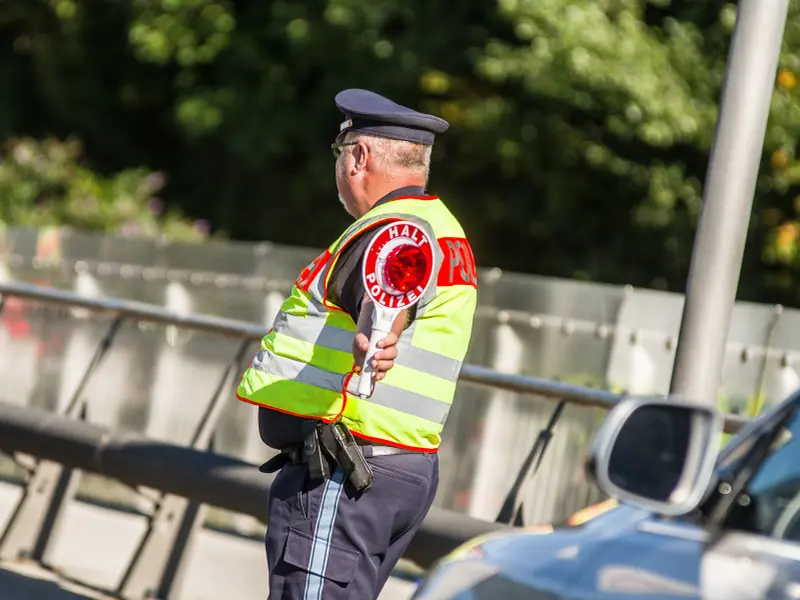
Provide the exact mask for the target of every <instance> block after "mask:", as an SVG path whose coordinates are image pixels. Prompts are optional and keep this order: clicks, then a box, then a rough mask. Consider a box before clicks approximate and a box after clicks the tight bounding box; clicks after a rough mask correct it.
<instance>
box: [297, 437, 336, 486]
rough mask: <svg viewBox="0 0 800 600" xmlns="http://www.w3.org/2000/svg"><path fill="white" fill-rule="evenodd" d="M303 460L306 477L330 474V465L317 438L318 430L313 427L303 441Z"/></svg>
mask: <svg viewBox="0 0 800 600" xmlns="http://www.w3.org/2000/svg"><path fill="white" fill-rule="evenodd" d="M302 452H303V456H304V457H305V460H304V462H306V463H307V464H308V477H309V478H310V479H312V480H313V479H321V478H328V477H330V476H331V465H330V463H329V462H328V457H327V456H325V452H324V451H323V449H322V444H321V443H320V439H319V430H318V429H314V431H312V432H311V433H310V434H308V436H306V439H305V440H304V441H303V450H302Z"/></svg>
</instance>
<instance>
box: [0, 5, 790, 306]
mask: <svg viewBox="0 0 800 600" xmlns="http://www.w3.org/2000/svg"><path fill="white" fill-rule="evenodd" d="M790 10H791V13H790V16H789V19H788V24H787V30H786V35H785V38H784V43H783V51H782V53H781V64H780V70H779V72H778V74H777V77H776V86H775V92H774V96H773V102H772V112H771V118H770V124H769V130H768V134H767V140H766V144H765V149H764V155H763V161H762V168H761V175H760V179H759V185H758V192H757V198H756V204H755V210H754V212H753V217H752V221H751V228H750V236H749V240H748V248H747V255H746V259H745V265H744V271H743V275H742V285H741V288H740V295H741V296H742V297H744V298H747V299H751V300H761V301H780V302H785V303H790V304H797V303H798V301H800V287H799V286H798V270H797V269H798V266H799V265H800V252H799V251H798V247H799V246H798V242H799V241H800V196H799V195H798V193H799V190H800V187H798V184H799V183H800V162H798V161H797V160H796V157H795V153H796V146H797V142H798V137H799V136H800V90H798V87H797V80H796V77H797V74H798V73H800V0H792V3H791V9H790ZM735 19H736V5H735V3H733V2H723V1H720V0H705V1H703V2H698V1H697V0H491V1H490V0H483V1H481V2H475V1H469V2H468V1H466V0H448V1H446V2H445V1H444V0H381V1H380V2H377V1H376V2H363V1H361V0H309V1H308V2H291V1H290V0H119V1H117V2H105V1H102V0H86V1H84V2H79V1H78V0H47V1H44V0H38V1H35V2H34V1H32V0H7V2H5V3H4V5H3V8H0V28H2V29H0V76H1V77H3V78H4V80H6V81H12V80H13V81H16V82H18V84H17V85H15V86H13V87H12V88H11V89H10V90H9V92H8V93H4V94H2V95H0V138H3V137H8V136H10V135H12V134H26V135H32V136H35V137H43V136H47V135H54V136H57V137H59V138H64V137H66V136H70V135H74V136H76V137H78V138H79V139H81V140H82V141H83V143H84V144H85V147H86V155H87V158H88V160H89V162H90V164H91V165H92V167H93V169H95V170H96V171H97V172H98V173H101V174H103V175H102V177H111V178H113V177H115V175H113V174H114V173H117V172H119V171H124V170H125V169H129V168H130V167H132V166H138V165H145V166H146V167H147V168H148V169H151V170H154V171H158V172H164V173H166V174H167V176H168V181H169V183H168V185H167V187H166V189H165V190H164V194H163V197H164V198H165V199H166V200H167V202H168V204H169V205H171V206H175V207H180V208H181V209H182V210H184V211H186V212H187V213H189V214H191V215H192V216H193V217H195V218H204V219H208V220H209V221H210V222H211V224H212V225H213V228H214V229H215V230H219V231H225V232H227V233H228V234H229V235H230V236H231V237H234V238H238V239H270V240H273V241H276V242H283V243H300V244H304V245H314V246H322V245H325V244H327V242H328V241H329V240H330V239H332V238H333V237H335V236H336V235H337V234H338V233H339V231H340V230H341V229H342V228H343V227H344V225H345V224H346V223H347V219H348V217H347V216H346V215H345V214H344V213H343V212H342V211H341V208H340V206H339V203H338V202H336V200H335V189H334V183H333V164H332V158H331V156H330V153H329V151H328V150H327V146H328V144H329V142H330V140H331V138H332V137H333V136H334V135H335V133H336V131H337V123H338V122H339V121H340V120H341V119H340V115H339V114H338V112H337V111H336V109H335V107H334V106H333V96H334V95H335V94H336V92H338V91H339V90H341V89H343V88H346V87H365V88H370V89H374V90H376V91H378V92H381V93H384V94H386V95H388V96H390V97H392V98H394V99H396V100H397V101H399V102H401V103H404V104H408V105H410V106H414V107H416V108H419V109H421V110H430V111H434V112H436V113H437V114H440V115H441V116H443V117H444V118H446V119H448V120H449V121H450V122H451V125H452V126H451V129H450V131H448V133H447V134H446V135H444V136H442V137H441V138H440V140H439V141H437V144H436V147H435V150H434V165H433V175H432V179H431V185H430V188H431V189H432V190H434V191H436V192H438V193H439V194H440V195H441V196H442V197H443V198H444V199H445V200H446V202H448V204H449V205H450V206H451V207H452V209H453V210H454V212H455V213H456V214H457V215H458V216H459V217H460V219H461V220H462V222H463V223H464V225H465V228H466V229H467V231H468V233H469V235H470V237H471V239H472V240H473V245H474V246H475V250H476V255H477V258H478V262H479V263H480V264H482V265H486V266H489V265H493V266H494V265H496V266H501V267H504V268H510V269H514V270H520V271H527V272H535V273H541V274H547V275H558V276H564V277H579V278H585V279H596V280H602V281H608V282H616V283H631V284H634V285H643V286H654V287H662V288H668V289H674V290H682V288H683V283H684V281H685V278H686V273H687V270H688V264H689V256H690V253H691V248H692V240H693V235H694V225H695V223H696V219H697V215H698V213H699V209H700V205H701V198H702V186H703V181H704V177H705V170H706V165H707V161H708V152H709V150H710V147H711V142H712V139H713V132H714V123H715V121H716V116H717V103H718V99H719V94H720V89H721V85H722V80H723V75H724V68H725V62H726V58H727V49H728V44H729V41H730V36H731V33H732V31H733V26H734V23H735ZM87 225H91V226H103V225H102V223H99V222H97V221H93V222H90V223H87Z"/></svg>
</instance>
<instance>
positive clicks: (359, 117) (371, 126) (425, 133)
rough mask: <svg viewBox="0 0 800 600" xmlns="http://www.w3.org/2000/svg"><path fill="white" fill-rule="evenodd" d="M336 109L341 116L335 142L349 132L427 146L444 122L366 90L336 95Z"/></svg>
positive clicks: (442, 131)
mask: <svg viewBox="0 0 800 600" xmlns="http://www.w3.org/2000/svg"><path fill="white" fill-rule="evenodd" d="M335 102H336V107H337V108H338V109H339V110H340V111H342V113H344V116H345V120H344V121H343V122H342V123H341V125H340V126H339V135H338V136H337V139H339V138H341V137H342V136H344V134H345V133H347V132H348V131H360V132H363V133H366V134H369V135H376V136H380V137H386V138H392V139H395V140H404V141H406V142H415V143H417V144H425V145H427V146H430V145H432V144H433V141H434V139H435V138H436V134H437V133H444V132H445V131H447V128H448V127H449V126H450V125H449V123H448V122H447V121H445V120H444V119H440V118H439V117H435V116H433V115H427V114H425V113H421V112H417V111H415V110H413V109H411V108H408V107H406V106H402V105H400V104H397V103H396V102H393V101H392V100H389V99H388V98H384V97H383V96H381V95H380V94H376V93H375V92H370V91H369V90H360V89H349V90H344V91H342V92H339V93H338V94H336V99H335Z"/></svg>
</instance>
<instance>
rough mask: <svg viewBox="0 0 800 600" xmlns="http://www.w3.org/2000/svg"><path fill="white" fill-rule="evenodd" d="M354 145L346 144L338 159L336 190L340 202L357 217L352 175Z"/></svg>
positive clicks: (348, 211)
mask: <svg viewBox="0 0 800 600" xmlns="http://www.w3.org/2000/svg"><path fill="white" fill-rule="evenodd" d="M352 148H354V146H344V147H343V148H342V150H341V154H339V157H338V158H337V159H336V190H337V192H338V195H339V202H341V203H342V206H343V207H344V209H345V210H346V211H347V213H348V214H349V215H350V216H351V217H353V218H356V213H357V211H356V200H355V195H354V193H353V184H354V179H353V177H352V176H351V173H352V171H353V166H354V160H355V159H354V158H353V154H352V152H351V150H352Z"/></svg>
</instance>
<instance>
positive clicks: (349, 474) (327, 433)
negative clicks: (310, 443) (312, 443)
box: [318, 421, 373, 492]
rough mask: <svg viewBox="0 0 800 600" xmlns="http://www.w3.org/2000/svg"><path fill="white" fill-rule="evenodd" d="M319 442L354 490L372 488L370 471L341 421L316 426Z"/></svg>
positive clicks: (359, 490)
mask: <svg viewBox="0 0 800 600" xmlns="http://www.w3.org/2000/svg"><path fill="white" fill-rule="evenodd" d="M318 432H319V442H320V445H321V446H322V447H323V448H324V449H325V451H326V452H327V453H328V454H329V455H330V457H331V458H332V459H333V461H334V462H335V463H336V464H337V465H338V466H339V468H340V469H341V470H342V472H343V473H344V476H345V477H346V478H347V480H348V481H349V482H350V484H351V485H352V486H353V488H354V489H355V490H356V492H365V491H367V490H368V489H369V488H370V487H372V481H373V474H372V469H371V468H370V466H369V463H368V462H367V459H366V458H364V453H363V452H362V451H361V448H360V447H359V446H358V444H357V443H356V440H355V438H354V437H353V434H352V433H350V430H349V429H348V428H347V427H345V425H344V424H343V423H342V422H341V421H337V422H335V423H330V424H321V425H319V426H318Z"/></svg>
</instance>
